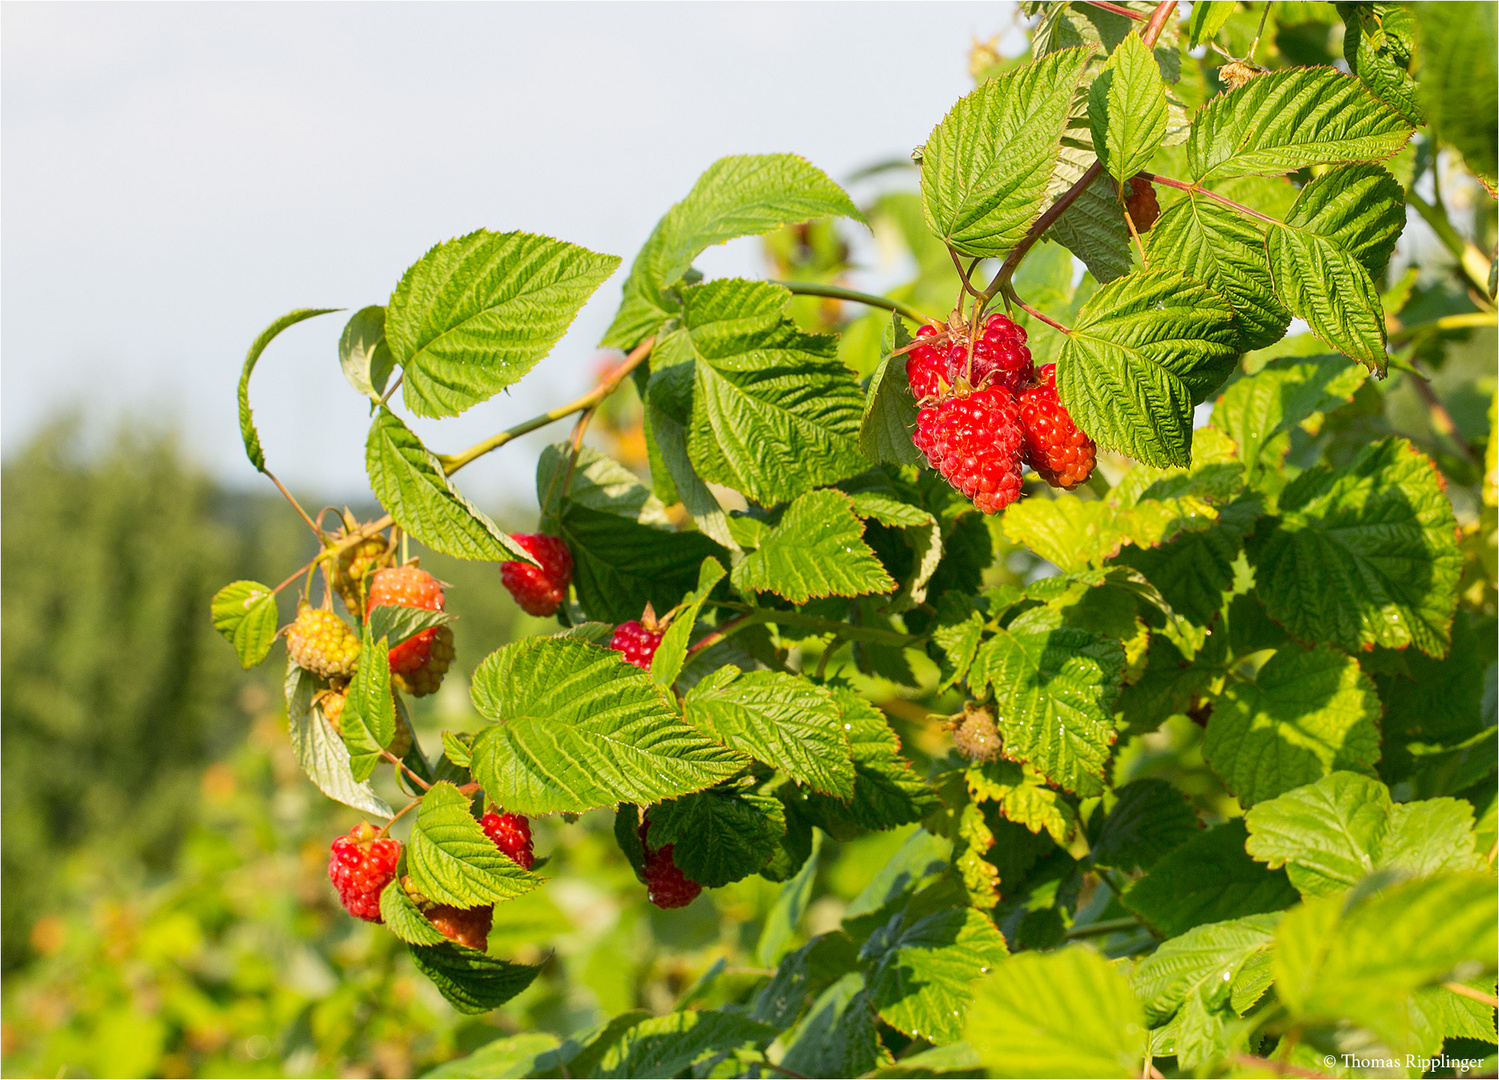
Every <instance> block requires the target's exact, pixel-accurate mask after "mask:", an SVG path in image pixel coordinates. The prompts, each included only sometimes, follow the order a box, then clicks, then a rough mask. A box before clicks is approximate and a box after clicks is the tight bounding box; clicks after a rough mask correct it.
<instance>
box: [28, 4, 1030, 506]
mask: <svg viewBox="0 0 1499 1080" xmlns="http://www.w3.org/2000/svg"><path fill="white" fill-rule="evenodd" d="M1012 19H1013V5H1011V4H1009V3H964V4H949V3H915V4H913V3H818V4H813V3H799V4H790V3H753V4H741V3H676V4H644V3H641V4H636V3H607V4H590V3H521V4H479V3H465V4H438V3H430V4H402V3H388V4H361V3H346V4H280V3H259V4H229V3H218V4H164V3H158V4H129V3H110V4H97V5H96V4H84V3H74V4H61V3H6V4H3V5H0V94H3V97H0V436H3V446H4V449H5V450H6V451H7V452H9V451H12V450H14V449H15V448H17V447H18V446H19V445H21V444H22V443H24V441H25V440H26V439H27V438H28V437H29V436H30V434H31V433H32V432H33V431H34V430H35V429H36V426H37V425H38V424H39V423H40V422H42V421H43V420H44V419H45V418H47V417H48V416H50V415H52V414H53V413H54V412H55V411H56V410H58V409H60V408H62V407H65V406H68V405H71V404H75V403H78V404H82V405H83V406H84V407H85V408H86V410H87V415H88V416H90V417H91V418H93V419H95V420H97V421H99V422H100V426H101V428H102V427H103V426H104V425H106V424H108V423H109V422H110V421H111V420H112V419H113V418H114V417H116V416H119V415H122V414H128V415H133V416H137V417H141V418H145V419H147V420H151V421H164V422H169V423H175V424H177V426H178V427H180V429H181V430H182V432H183V435H184V441H185V444H186V445H187V447H189V448H190V450H191V451H192V453H193V454H194V456H195V457H197V458H198V460H200V461H201V462H202V463H203V465H204V466H205V467H206V468H208V469H209V470H210V471H211V472H212V473H213V474H214V475H216V476H218V477H220V478H222V479H224V480H226V481H228V482H231V483H234V484H249V483H253V482H255V476H254V474H253V471H252V470H251V468H250V466H249V464H248V463H247V462H246V461H245V459H244V454H243V451H242V449H241V447H240V443H239V435H238V429H237V426H236V420H235V402H234V391H235V383H236V380H237V378H238V372H239V366H240V363H241V362H242V360H243V358H244V354H245V350H246V348H247V347H248V346H249V343H250V342H251V340H253V338H254V337H255V335H256V334H257V333H258V332H259V331H260V330H261V328H262V327H264V326H265V325H266V324H267V323H269V322H270V321H271V320H273V319H274V318H276V317H277V316H279V315H280V314H282V313H283V312H285V311H288V310H290V309H292V308H296V307H347V308H349V309H351V310H352V309H357V308H359V307H362V306H364V305H366V304H372V303H384V302H385V301H386V299H387V298H388V296H389V292H390V289H391V288H392V287H393V286H394V285H395V283H396V281H397V280H398V278H399V277H400V274H401V272H402V271H403V270H404V269H405V267H406V266H407V265H409V264H410V263H411V262H413V261H415V260H416V259H417V258H418V257H420V256H421V254H422V253H423V252H424V251H426V250H427V248H428V247H430V246H431V245H432V244H433V243H436V242H438V241H440V240H444V239H447V238H449V237H452V236H455V235H461V234H463V233H466V232H469V231H471V230H473V229H475V228H479V227H485V228H490V229H494V230H497V231H506V230H510V229H524V230H527V231H531V232H539V233H546V234H550V235H554V236H558V237H560V238H563V239H566V240H571V241H573V242H575V243H579V244H583V245H584V246H587V247H590V248H593V249H594V250H596V251H603V252H609V253H611V254H615V255H619V256H622V257H623V259H624V264H623V266H622V267H621V269H620V271H619V272H618V273H617V274H616V276H615V277H614V278H613V279H611V280H610V281H609V282H606V283H605V284H604V286H603V287H602V288H601V289H600V290H599V292H598V293H597V294H596V296H595V298H594V299H593V301H592V302H590V304H589V305H588V306H587V308H585V309H584V311H583V314H582V315H581V316H580V317H579V319H578V321H577V323H576V324H575V325H574V328H573V331H572V332H571V333H570V334H569V335H568V336H567V337H566V338H564V339H563V341H562V342H561V343H560V344H559V345H558V347H557V348H556V349H555V350H554V351H553V353H552V355H551V356H550V357H548V358H547V359H546V360H544V361H542V363H541V364H540V365H539V366H538V368H537V369H536V371H534V372H533V373H532V374H531V375H530V376H529V377H528V378H527V379H526V380H525V381H524V382H523V383H522V384H520V386H519V387H517V388H516V389H515V390H514V392H513V393H512V394H511V395H509V396H505V395H501V396H500V397H497V398H496V399H494V400H492V401H490V402H488V403H486V404H484V405H480V406H477V407H475V408H474V409H471V410H470V411H469V412H468V413H466V414H464V416H463V417H461V418H459V419H458V420H450V421H444V422H442V423H440V424H434V423H421V424H419V425H416V426H417V428H418V430H419V431H420V432H421V434H422V436H423V438H424V439H426V440H427V441H428V444H429V445H430V446H432V447H433V449H435V450H438V451H450V450H456V449H459V448H461V447H463V446H465V445H468V444H469V443H471V442H474V441H475V440H477V439H479V438H482V437H484V436H485V435H488V434H490V433H492V432H494V431H497V430H500V429H502V428H505V427H508V426H510V425H511V424H513V423H516V422H518V421H520V420H523V419H525V418H526V417H528V416H531V415H533V414H534V413H536V412H539V411H541V410H543V409H545V408H547V407H550V406H551V405H553V404H556V403H559V402H561V401H564V400H566V399H567V398H569V397H572V396H574V395H575V394H577V393H579V392H581V390H582V389H583V388H585V386H586V385H587V383H588V380H589V373H590V372H591V370H592V368H593V362H594V356H595V350H594V347H593V346H594V343H595V342H596V341H597V340H598V338H599V337H600V336H601V334H602V331H603V329H604V327H605V326H606V325H607V323H608V321H609V318H610V316H611V315H612V313H613V310H614V307H615V305H616V304H617V303H618V299H619V288H620V282H621V280H622V278H623V276H624V273H625V269H626V268H627V267H628V266H629V262H630V259H631V257H632V256H633V254H634V252H635V250H636V248H638V247H639V245H640V244H641V243H642V242H643V241H644V239H645V237H646V236H647V234H648V233H649V232H650V230H651V228H652V226H653V225H654V224H655V222H656V219H657V218H658V217H659V216H660V215H661V214H662V213H663V212H664V211H665V210H666V208H667V207H668V206H670V205H671V204H672V203H673V202H675V201H676V200H678V199H679V198H681V197H682V196H683V195H685V194H686V192H687V191H688V189H689V188H690V187H691V186H692V183H693V181H694V180H695V179H696V177H697V175H698V174H699V173H700V172H701V171H702V170H703V169H704V168H705V167H706V166H707V165H709V164H710V163H712V162H713V161H714V160H715V159H717V158H719V157H721V156H723V155H726V154H733V153H768V152H783V151H790V152H795V153H800V154H802V155H804V156H806V157H807V158H809V159H810V160H811V161H812V162H813V163H815V164H817V165H818V166H820V167H821V168H823V169H824V170H826V171H827V172H828V173H829V174H830V175H831V176H832V177H833V178H834V179H837V180H841V179H843V178H844V177H846V176H847V175H848V174H849V173H850V172H852V171H853V170H855V169H857V168H859V167H860V166H863V165H866V164H869V163H871V162H875V161H879V160H883V159H888V158H891V157H897V156H902V155H905V154H907V153H909V151H910V149H911V148H912V147H914V146H916V145H918V144H919V143H921V142H922V141H923V140H924V139H925V137H926V135H927V133H928V132H929V131H930V130H931V128H932V126H933V125H935V124H936V122H937V121H938V120H940V119H941V117H942V116H943V114H944V113H945V112H946V111H947V109H948V108H950V107H951V105H952V103H953V102H954V101H956V100H957V99H958V98H959V97H960V96H962V95H963V94H964V93H966V92H967V91H968V90H969V89H971V87H972V82H971V80H970V79H969V76H968V70H967V53H968V49H969V46H970V44H971V41H972V39H973V37H974V36H979V37H981V38H988V37H991V36H993V35H995V34H997V33H1000V32H1002V31H1005V30H1006V29H1007V28H1010V27H1011V26H1012V25H1013V23H1012ZM1008 44H1009V45H1010V46H1011V47H1012V49H1013V48H1016V47H1019V45H1020V41H1019V39H1018V37H1017V38H1011V39H1010V41H1009V42H1008ZM910 182H911V183H914V175H913V177H912V178H911V180H910ZM858 194H859V189H855V195H856V197H857V196H858ZM871 255H872V252H871ZM699 265H700V266H701V267H702V268H703V269H704V270H706V271H707V272H709V273H710V274H726V273H749V274H758V273H759V272H760V271H761V263H760V260H759V254H758V249H757V248H756V247H755V246H754V242H742V241H741V242H738V243H736V244H733V245H730V246H728V247H726V248H721V249H716V250H715V251H713V252H710V253H709V254H708V255H707V256H705V257H704V259H702V260H700V262H699ZM346 317H347V316H346V315H327V316H323V317H321V318H318V319H314V320H311V321H310V322H307V323H304V324H302V325H301V326H298V327H295V328H293V329H292V330H290V331H288V332H287V333H286V334H284V335H283V336H282V337H281V338H280V339H278V341H277V342H276V343H275V344H274V345H272V347H271V349H270V350H269V351H268V352H267V353H266V355H265V357H264V359H263V360H262V363H261V370H260V371H259V372H258V373H257V375H256V380H255V383H254V384H253V387H252V400H253V402H254V404H255V406H256V416H257V420H258V421H259V424H260V430H261V437H262V440H263V442H264V443H265V446H266V453H267V457H268V460H269V464H270V467H271V468H272V469H273V470H274V471H276V472H277V473H278V474H279V475H280V476H281V477H282V478H283V479H284V480H286V481H287V482H288V483H289V484H291V485H292V486H294V487H300V488H302V489H304V490H308V491H310V492H312V493H315V494H318V495H322V496H325V497H329V498H335V497H336V498H352V497H357V496H358V495H359V494H360V493H361V492H363V491H365V490H366V483H365V479H364V472H363V432H364V430H365V427H366V425H367V409H366V407H365V406H363V405H362V404H361V402H360V399H359V398H357V397H356V396H355V395H354V393H353V391H352V390H350V389H349V388H348V386H347V384H346V383H345V382H344V381H343V377H342V375H341V373H340V372H339V369H338V359H337V341H338V334H339V331H340V330H341V328H342V325H343V321H344V319H345V318H346ZM565 434H566V426H565V425H557V426H556V427H554V428H551V429H548V430H547V432H546V433H544V434H543V435H539V436H534V437H533V438H532V439H531V440H529V441H528V442H525V443H522V444H519V445H517V446H514V447H512V448H510V452H509V454H508V456H505V455H504V454H503V452H502V454H498V455H494V456H493V457H492V459H491V460H490V461H488V462H484V463H480V464H478V465H476V466H474V467H472V468H471V469H470V470H468V471H466V472H465V473H464V475H463V486H464V488H465V490H466V491H468V492H469V493H470V494H471V495H472V496H473V497H475V498H476V499H478V500H479V501H481V502H483V503H486V504H489V505H494V504H498V503H500V502H520V503H522V504H524V503H528V502H530V500H531V499H532V498H533V496H532V493H531V482H532V475H533V470H534V462H535V456H536V452H537V449H538V448H539V446H540V445H541V444H542V443H543V442H545V441H547V440H548V438H554V439H560V438H562V437H564V436H565Z"/></svg>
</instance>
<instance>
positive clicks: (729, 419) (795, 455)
mask: <svg viewBox="0 0 1499 1080" xmlns="http://www.w3.org/2000/svg"><path fill="white" fill-rule="evenodd" d="M789 295H790V294H789V293H787V292H786V290H785V289H783V288H781V287H780V286H778V285H772V284H770V283H768V282H763V281H740V280H735V279H728V280H723V281H710V282H707V283H705V284H702V285H694V286H691V287H690V288H686V289H683V290H682V297H683V304H684V307H683V311H682V329H680V330H678V331H676V332H675V333H672V334H669V335H667V337H666V338H665V339H664V340H663V341H662V342H661V343H660V344H659V346H658V348H657V352H656V354H655V356H654V358H653V360H652V364H653V366H654V367H656V368H657V374H654V375H653V376H652V384H653V385H654V384H655V381H656V379H658V378H661V377H662V375H661V374H660V369H661V368H668V367H675V366H677V365H679V364H691V365H692V371H693V384H692V396H691V401H692V413H691V424H690V427H689V429H688V433H687V453H688V455H689V457H691V459H692V463H693V465H694V466H695V467H696V469H697V472H698V473H699V475H701V476H702V477H703V479H705V480H710V481H713V482H715V483H719V484H724V485H726V486H728V487H731V488H734V489H735V490H736V491H740V492H743V493H744V494H745V495H746V496H747V497H749V498H751V499H753V500H755V501H756V502H758V503H760V504H761V505H763V506H771V505H774V504H775V503H778V502H782V501H784V500H787V499H793V498H795V497H796V496H798V495H801V494H803V493H804V492H806V491H809V490H811V489H812V488H814V487H817V486H819V485H823V484H832V483H836V482H837V481H839V480H842V479H844V478H846V477H849V476H852V475H854V474H855V473H858V472H861V471H863V469H865V468H866V467H867V462H866V461H865V460H864V456H863V454H862V453H860V451H859V441H858V440H859V424H860V418H861V416H862V415H863V408H864V395H863V393H862V392H861V391H860V390H859V384H858V383H857V382H856V381H855V380H854V376H853V373H852V372H851V371H849V370H848V368H846V367H844V366H843V364H842V363H841V362H840V361H839V360H838V343H837V339H836V338H834V337H831V336H828V335H819V334H808V333H805V332H803V331H802V330H800V329H798V328H797V326H796V324H795V323H793V322H791V320H790V319H788V318H787V317H786V315H785V313H784V311H785V305H786V302H787V298H788V297H789Z"/></svg>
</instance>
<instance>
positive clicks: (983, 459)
mask: <svg viewBox="0 0 1499 1080" xmlns="http://www.w3.org/2000/svg"><path fill="white" fill-rule="evenodd" d="M1022 438H1023V436H1022V435H1021V431H1020V410H1019V408H1018V407H1017V406H1016V404H1015V399H1014V398H1013V397H1012V396H1011V395H1010V392H1009V391H1008V390H1006V389H1004V387H1002V386H991V387H989V388H988V389H986V390H977V391H975V392H974V393H972V394H968V395H966V396H964V397H954V398H948V399H947V400H946V401H942V402H939V403H937V404H936V405H930V406H928V407H927V408H925V409H922V410H921V412H919V413H917V414H916V434H915V435H914V436H913V440H914V441H915V443H916V447H917V449H919V450H920V451H921V452H922V453H923V454H925V455H926V459H927V461H928V462H929V463H930V464H931V466H932V468H934V469H936V470H937V471H938V472H939V473H941V474H942V477H943V479H945V480H946V481H947V482H948V483H949V484H951V485H952V486H953V487H955V488H957V489H958V490H959V491H961V492H962V493H963V494H964V495H966V496H968V497H969V498H970V499H972V500H973V504H974V505H975V506H977V507H978V508H979V509H980V510H982V511H983V512H984V513H986V514H992V513H994V512H995V511H996V510H1000V509H1002V508H1003V507H1006V506H1008V505H1009V504H1010V503H1012V502H1014V501H1015V500H1016V499H1018V498H1019V497H1020V473H1021V467H1020V450H1021V442H1022Z"/></svg>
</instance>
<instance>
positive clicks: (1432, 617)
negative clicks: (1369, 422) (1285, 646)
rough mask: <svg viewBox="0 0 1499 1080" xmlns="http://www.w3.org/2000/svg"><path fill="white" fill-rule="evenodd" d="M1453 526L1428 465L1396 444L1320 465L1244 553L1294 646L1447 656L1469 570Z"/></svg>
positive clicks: (1291, 487)
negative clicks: (1461, 580) (1460, 587)
mask: <svg viewBox="0 0 1499 1080" xmlns="http://www.w3.org/2000/svg"><path fill="white" fill-rule="evenodd" d="M1456 529H1457V523H1456V521H1455V519H1454V518H1453V516H1452V504H1451V503H1449V502H1448V501H1447V497H1446V496H1445V495H1444V494H1443V493H1442V482H1441V478H1440V476H1439V474H1438V473H1437V471H1436V467H1435V466H1434V465H1433V464H1432V463H1431V459H1429V458H1428V457H1427V456H1426V455H1425V454H1422V453H1420V452H1419V451H1418V450H1416V449H1415V448H1414V447H1413V446H1411V444H1410V443H1408V442H1406V441H1405V440H1404V439H1397V438H1389V439H1386V440H1384V441H1383V442H1379V443H1375V444H1373V445H1372V446H1368V447H1365V448H1364V450H1363V452H1362V453H1360V454H1359V456H1358V457H1357V458H1356V459H1355V460H1354V461H1353V463H1352V464H1351V465H1349V466H1348V468H1346V469H1332V468H1330V467H1328V466H1325V465H1320V466H1316V467H1314V468H1311V469H1308V470H1307V471H1306V472H1304V473H1302V474H1301V475H1300V476H1298V477H1297V478H1296V479H1295V480H1293V481H1292V482H1291V483H1290V484H1288V485H1286V488H1285V490H1284V491H1283V492H1281V496H1280V514H1279V516H1278V517H1272V518H1269V519H1267V520H1266V521H1264V522H1262V523H1261V524H1260V525H1259V526H1257V527H1256V529H1255V533H1254V535H1253V536H1252V537H1251V538H1250V539H1249V541H1248V542H1247V545H1246V552H1247V554H1248V557H1249V563H1250V565H1251V566H1253V567H1254V568H1255V580H1256V583H1257V585H1258V593H1259V597H1260V599H1261V600H1262V601H1263V602H1264V604H1265V609H1266V611H1268V612H1269V614H1270V617H1271V618H1272V619H1274V620H1275V621H1276V622H1278V623H1280V624H1281V625H1282V626H1284V627H1285V628H1286V630H1287V631H1288V632H1289V633H1290V634H1291V636H1292V637H1294V638H1296V639H1297V640H1298V641H1324V642H1329V643H1331V644H1334V645H1337V646H1339V647H1341V648H1343V649H1345V650H1347V651H1349V652H1355V651H1358V650H1360V649H1364V648H1368V647H1370V646H1373V645H1383V646H1386V647H1388V648H1397V649H1398V648H1403V647H1405V646H1406V645H1412V644H1413V645H1415V646H1416V647H1417V648H1419V649H1420V650H1421V651H1422V652H1424V653H1426V654H1427V655H1428V656H1442V655H1444V654H1445V653H1446V651H1447V644H1448V641H1449V639H1450V632H1451V623H1452V612H1453V609H1454V608H1455V606H1456V604H1457V579H1458V576H1459V574H1460V573H1461V567H1462V557H1461V556H1460V555H1459V553H1458V550H1457V545H1456V540H1455V539H1454V536H1455V533H1456Z"/></svg>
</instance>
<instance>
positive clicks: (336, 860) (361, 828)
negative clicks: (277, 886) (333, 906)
mask: <svg viewBox="0 0 1499 1080" xmlns="http://www.w3.org/2000/svg"><path fill="white" fill-rule="evenodd" d="M332 851H333V854H332V855H331V857H330V858H329V859H328V880H329V881H331V882H333V887H334V888H335V889H337V890H338V898H339V900H340V901H342V903H343V906H344V910H346V911H347V912H348V913H349V914H350V915H353V916H354V917H355V918H357V919H363V920H365V921H366V922H383V921H384V920H383V919H381V917H380V893H381V892H382V891H383V890H384V888H385V886H386V885H388V884H390V882H391V881H392V880H393V879H394V878H395V876H396V864H397V863H398V862H399V861H400V858H401V842H400V841H399V840H392V839H390V838H389V837H381V836H377V834H376V832H375V829H374V826H372V825H370V824H369V823H368V822H363V821H362V822H360V823H359V824H358V825H356V826H354V829H353V831H351V832H350V833H349V835H348V836H340V837H339V838H338V839H337V840H335V841H333V848H332Z"/></svg>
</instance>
